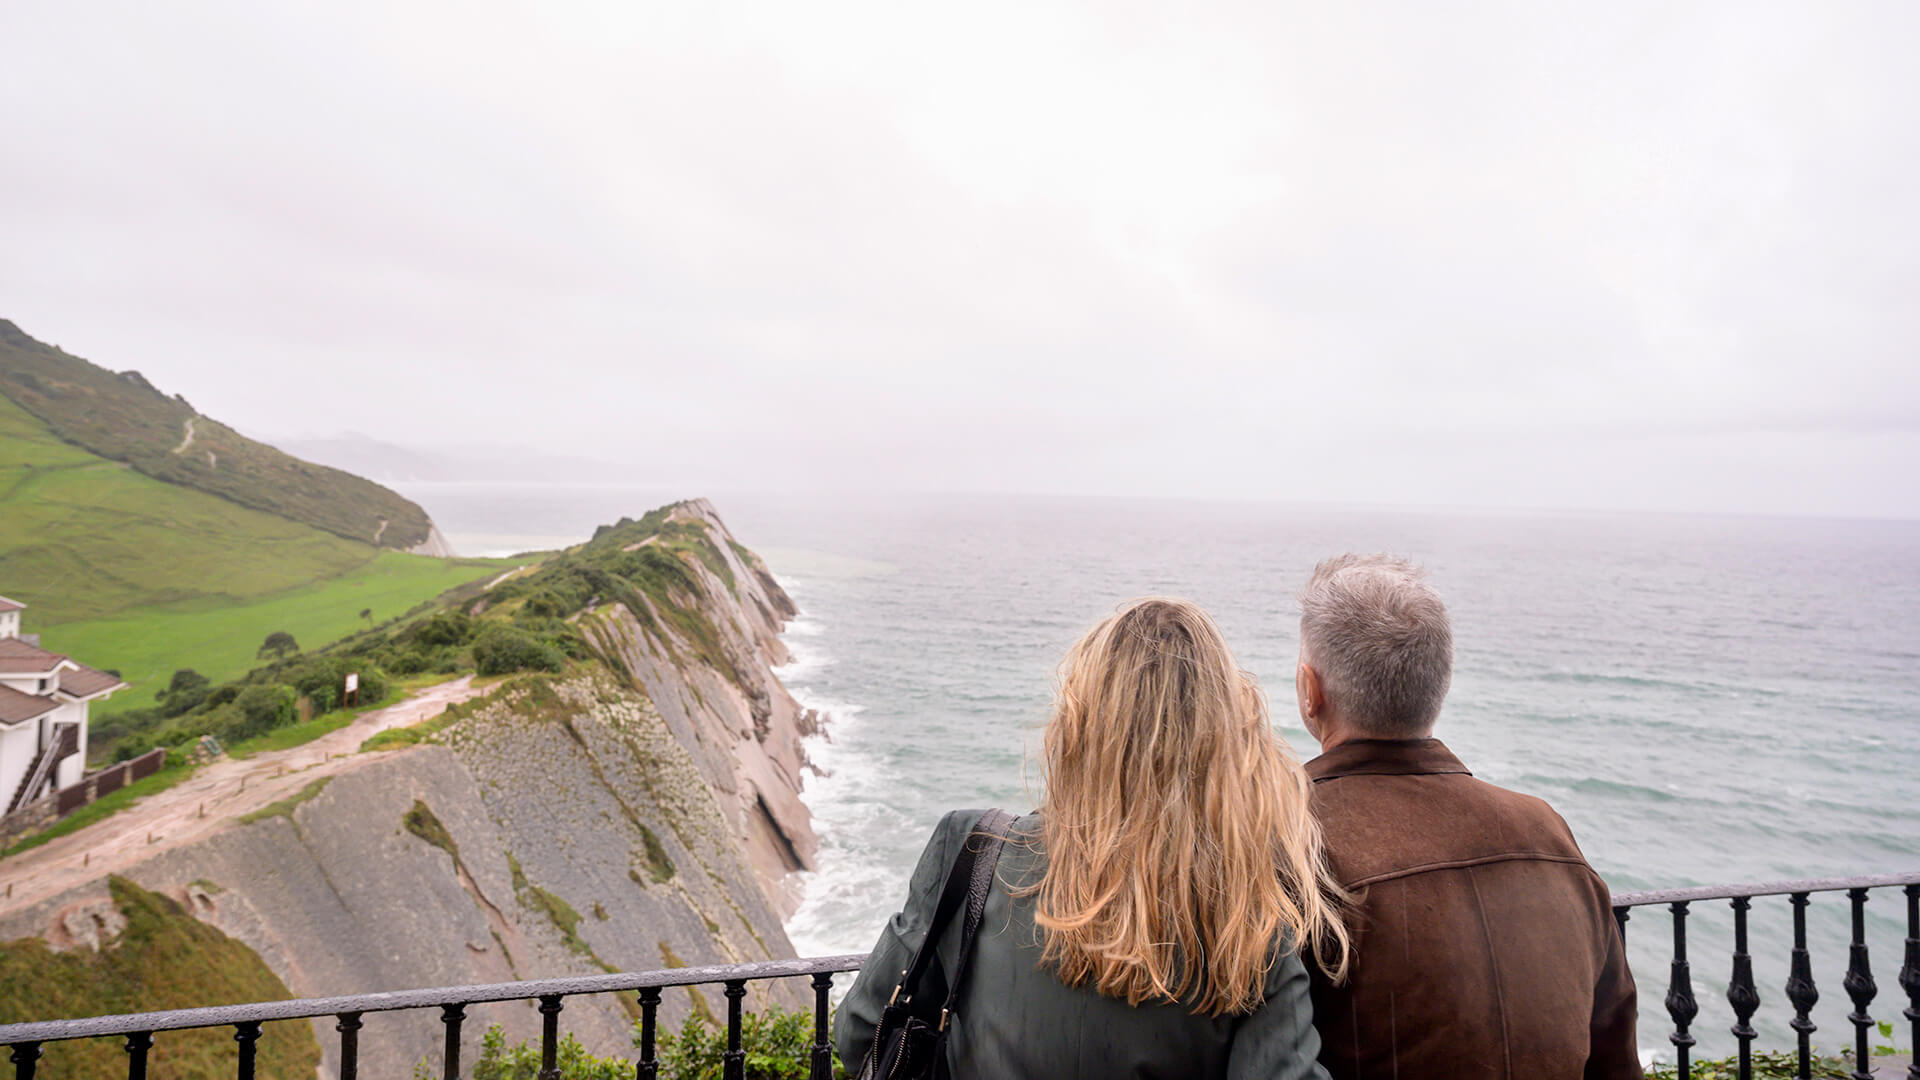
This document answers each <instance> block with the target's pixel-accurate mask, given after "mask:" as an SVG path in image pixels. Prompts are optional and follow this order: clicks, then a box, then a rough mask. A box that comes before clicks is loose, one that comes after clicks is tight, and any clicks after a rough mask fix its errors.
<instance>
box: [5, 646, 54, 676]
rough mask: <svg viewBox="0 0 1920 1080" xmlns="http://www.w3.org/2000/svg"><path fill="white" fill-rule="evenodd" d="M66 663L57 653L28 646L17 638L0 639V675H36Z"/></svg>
mask: <svg viewBox="0 0 1920 1080" xmlns="http://www.w3.org/2000/svg"><path fill="white" fill-rule="evenodd" d="M66 662H67V658H66V657H64V656H61V655H60V654H59V653H56V652H48V651H47V650H45V649H43V648H41V647H40V646H38V645H29V644H27V643H26V642H24V641H21V640H20V639H19V638H0V673H5V674H8V675H36V674H39V673H42V672H47V671H52V670H53V669H54V668H57V667H59V666H60V665H61V664H63V663H66Z"/></svg>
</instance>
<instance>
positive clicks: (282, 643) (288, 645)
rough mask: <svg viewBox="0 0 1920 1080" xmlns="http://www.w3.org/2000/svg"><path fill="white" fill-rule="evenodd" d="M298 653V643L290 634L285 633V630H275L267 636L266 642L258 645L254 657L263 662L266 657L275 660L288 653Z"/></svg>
mask: <svg viewBox="0 0 1920 1080" xmlns="http://www.w3.org/2000/svg"><path fill="white" fill-rule="evenodd" d="M299 651H300V643H299V642H297V641H295V640H293V635H292V634H289V633H287V632H286V631H285V630H275V631H274V632H273V633H271V634H268V635H267V640H265V641H263V642H261V643H260V651H259V652H258V653H255V654H254V655H255V656H256V657H257V658H258V659H261V660H265V659H266V658H268V657H273V658H274V659H276V660H277V659H279V658H280V657H283V656H286V655H288V654H289V653H297V652H299Z"/></svg>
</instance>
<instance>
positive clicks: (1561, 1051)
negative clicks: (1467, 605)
mask: <svg viewBox="0 0 1920 1080" xmlns="http://www.w3.org/2000/svg"><path fill="white" fill-rule="evenodd" d="M1300 611H1301V614H1300V663H1299V666H1298V668H1297V669H1296V671H1295V676H1294V686H1295V690H1296V691H1297V693H1298V695H1299V699H1300V717H1301V719H1302V720H1303V721H1305V722H1306V726H1307V731H1308V732H1310V733H1311V734H1312V735H1313V736H1314V738H1316V739H1318V740H1319V741H1320V747H1321V754H1320V756H1319V757H1317V758H1315V759H1313V760H1312V761H1310V762H1308V763H1307V774H1308V775H1309V776H1310V777H1312V779H1313V808H1314V813H1315V815H1316V816H1317V817H1318V818H1319V820H1320V824H1321V828H1322V829H1323V830H1324V832H1325V834H1326V844H1327V858H1328V861H1329V863H1330V864H1331V865H1332V868H1333V874H1334V877H1335V878H1337V879H1338V880H1339V881H1340V883H1341V884H1342V885H1344V886H1346V887H1347V888H1348V889H1349V890H1350V891H1352V893H1353V894H1354V898H1355V903H1354V910H1353V919H1352V922H1353V925H1354V929H1355V931H1356V935H1355V951H1354V958H1353V964H1352V966H1351V968H1350V970H1349V974H1348V976H1347V979H1346V981H1345V982H1344V983H1342V984H1340V985H1337V986H1336V985H1334V984H1332V983H1331V982H1329V981H1328V980H1327V979H1326V978H1325V976H1324V975H1323V974H1321V972H1320V971H1319V969H1318V968H1317V967H1316V966H1315V965H1312V964H1309V965H1308V968H1309V970H1310V971H1312V973H1313V977H1314V985H1313V1012H1314V1017H1313V1019H1314V1026H1315V1027H1317V1028H1318V1029H1319V1030H1320V1039H1321V1051H1320V1061H1321V1064H1323V1065H1325V1066H1326V1068H1327V1071H1328V1072H1329V1073H1331V1074H1332V1076H1333V1078H1334V1080H1358V1078H1372V1077H1381V1078H1385V1077H1438V1076H1446V1077H1469V1076H1470V1077H1488V1078H1503V1080H1505V1078H1515V1080H1517V1078H1522V1077H1524V1078H1527V1080H1574V1078H1598V1077H1609V1078H1610V1077H1633V1078H1638V1077H1640V1076H1641V1068H1640V1056H1639V1049H1638V1046H1637V1045H1636V1043H1635V1038H1634V1017H1635V1004H1634V988H1633V975H1632V973H1631V972H1630V971H1628V970H1627V961H1626V956H1625V953H1624V952H1623V950H1622V947H1621V941H1620V931H1619V928H1618V926H1617V925H1616V924H1615V923H1614V920H1613V913H1612V910H1611V905H1610V896H1609V893H1608V890H1607V886H1606V883H1605V882H1603V881H1601V880H1600V876H1599V875H1598V874H1596V873H1594V871H1593V868H1592V867H1590V866H1588V865H1587V861H1586V859H1585V858H1584V857H1582V856H1581V854H1580V849H1579V847H1577V846H1576V845H1575V844H1574V842H1573V834H1572V833H1571V832H1570V831H1568V829H1567V824H1566V822H1564V821H1562V820H1561V819H1560V815H1558V814H1556V813H1554V811H1553V809H1552V808H1551V807H1549V806H1548V805H1547V804H1546V803H1544V802H1542V801H1541V800H1539V799H1536V798H1534V797H1532V796H1530V795H1521V794H1518V793H1516V792H1512V791H1506V790H1504V789H1502V788H1497V787H1495V786H1493V785H1492V784H1488V783H1485V782H1483V781H1480V780H1476V779H1474V778H1473V775H1472V774H1471V773H1469V772H1468V771H1467V767H1466V766H1465V765H1463V764H1461V763H1460V759H1459V758H1457V757H1455V756H1454V755H1453V754H1452V752H1450V751H1449V750H1448V749H1447V748H1446V747H1445V746H1444V745H1442V744H1441V742H1440V741H1439V740H1438V739H1435V738H1434V737H1433V727H1434V723H1435V721H1437V720H1438V719H1439V717H1440V706H1441V703H1442V702H1443V701H1445V699H1446V696H1447V687H1448V685H1449V684H1450V683H1451V682H1452V679H1453V627H1452V624H1451V622H1450V620H1449V619H1448V618H1447V608H1446V605H1445V604H1444V603H1442V602H1441V600H1440V594H1439V593H1437V592H1435V591H1434V589H1433V587H1432V586H1431V585H1429V584H1427V582H1426V581H1425V579H1424V577H1423V575H1422V574H1421V572H1420V571H1419V569H1418V568H1416V567H1414V566H1413V565H1412V564H1410V563H1408V562H1405V561H1403V560H1400V559H1394V558H1390V557H1387V556H1382V555H1342V556H1339V557H1338V558H1334V559H1329V560H1327V561H1326V562H1323V563H1321V564H1320V565H1319V566H1318V567H1315V568H1314V572H1313V578H1312V580H1310V581H1309V582H1308V583H1307V587H1306V590H1305V592H1303V593H1302V594H1301V596H1300Z"/></svg>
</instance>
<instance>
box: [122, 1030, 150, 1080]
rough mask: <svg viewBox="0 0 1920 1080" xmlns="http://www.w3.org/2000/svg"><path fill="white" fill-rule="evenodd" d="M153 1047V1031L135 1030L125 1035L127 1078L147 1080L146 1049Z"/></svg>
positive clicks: (130, 1079) (128, 1079) (129, 1079)
mask: <svg viewBox="0 0 1920 1080" xmlns="http://www.w3.org/2000/svg"><path fill="white" fill-rule="evenodd" d="M151 1049H153V1032H151V1031H136V1032H134V1033H133V1034H131V1035H129V1036H127V1080H147V1051H149V1050H151Z"/></svg>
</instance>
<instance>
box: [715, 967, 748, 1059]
mask: <svg viewBox="0 0 1920 1080" xmlns="http://www.w3.org/2000/svg"><path fill="white" fill-rule="evenodd" d="M746 996H747V983H746V980H745V979H728V980H727V1052H726V1054H725V1055H724V1056H723V1057H722V1058H721V1069H720V1076H721V1080H746V1076H747V1052H746V1051H745V1050H743V1049H741V1047H740V999H741V998H744V997H746Z"/></svg>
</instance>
